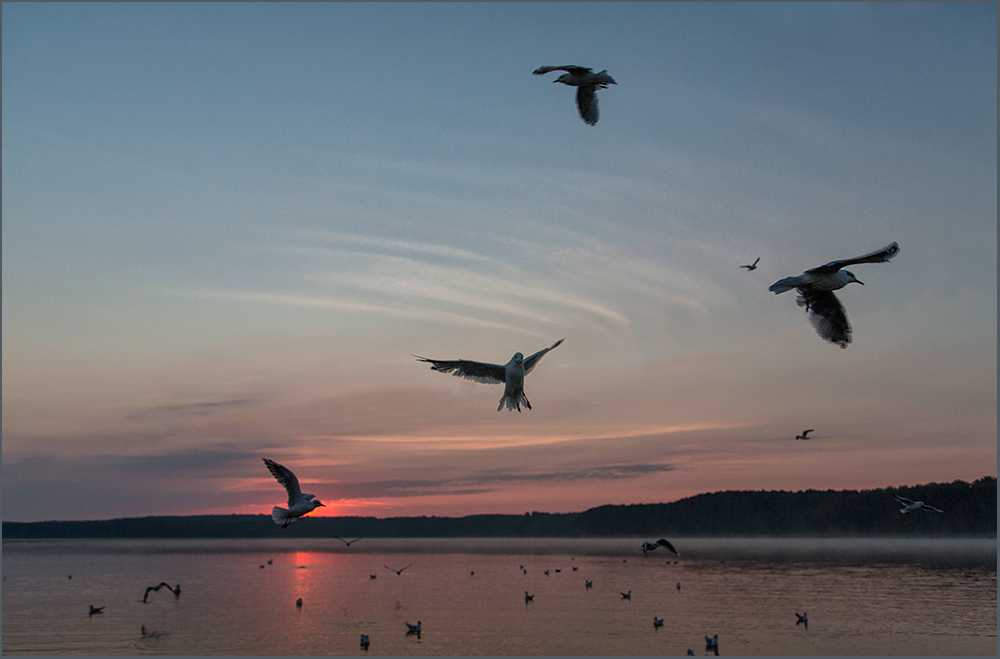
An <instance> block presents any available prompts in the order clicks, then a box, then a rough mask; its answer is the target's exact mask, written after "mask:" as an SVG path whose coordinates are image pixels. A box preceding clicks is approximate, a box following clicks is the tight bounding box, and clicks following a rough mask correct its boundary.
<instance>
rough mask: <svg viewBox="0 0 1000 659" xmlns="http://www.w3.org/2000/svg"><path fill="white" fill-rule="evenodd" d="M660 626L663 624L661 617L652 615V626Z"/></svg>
mask: <svg viewBox="0 0 1000 659" xmlns="http://www.w3.org/2000/svg"><path fill="white" fill-rule="evenodd" d="M662 626H663V618H657V617H656V616H653V627H654V628H659V627H662Z"/></svg>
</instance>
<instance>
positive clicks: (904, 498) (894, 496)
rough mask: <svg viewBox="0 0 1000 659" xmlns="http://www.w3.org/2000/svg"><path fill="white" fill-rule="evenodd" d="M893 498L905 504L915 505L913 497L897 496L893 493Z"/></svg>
mask: <svg viewBox="0 0 1000 659" xmlns="http://www.w3.org/2000/svg"><path fill="white" fill-rule="evenodd" d="M892 498H893V499H895V500H896V501H898V502H900V503H901V504H903V505H904V506H912V505H913V500H912V499H907V498H906V497H897V496H896V495H895V494H893V495H892Z"/></svg>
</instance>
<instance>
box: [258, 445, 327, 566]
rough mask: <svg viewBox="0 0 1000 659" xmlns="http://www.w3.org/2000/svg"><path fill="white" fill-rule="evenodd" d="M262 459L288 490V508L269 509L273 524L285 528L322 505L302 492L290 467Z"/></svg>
mask: <svg viewBox="0 0 1000 659" xmlns="http://www.w3.org/2000/svg"><path fill="white" fill-rule="evenodd" d="M263 460H264V464H265V465H267V469H268V471H270V472H271V475H273V476H274V477H275V478H276V479H277V481H278V483H280V484H281V486H282V487H284V488H285V491H287V492H288V508H287V509H285V508H281V507H279V506H275V507H274V508H272V509H271V519H272V520H274V523H275V524H278V525H279V526H281V528H285V527H287V526H288V525H289V524H291V523H292V522H294V521H295V520H297V519H298V518H299V517H302V516H303V515H308V514H309V513H311V512H312V511H314V510H316V509H317V508H319V507H320V506H322V505H323V504H322V503H320V502H319V499H316V495H314V494H303V493H302V490H301V488H299V479H298V478H296V477H295V474H293V473H292V472H291V470H290V469H288V468H287V467H283V466H281V465H280V464H278V463H277V462H274V461H273V460H268V459H267V458H263ZM262 567H263V566H262Z"/></svg>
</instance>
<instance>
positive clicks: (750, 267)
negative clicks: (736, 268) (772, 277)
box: [740, 256, 760, 271]
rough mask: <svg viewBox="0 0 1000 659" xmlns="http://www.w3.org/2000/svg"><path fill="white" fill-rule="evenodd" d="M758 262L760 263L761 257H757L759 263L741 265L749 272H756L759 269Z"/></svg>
mask: <svg viewBox="0 0 1000 659" xmlns="http://www.w3.org/2000/svg"><path fill="white" fill-rule="evenodd" d="M758 261H760V257H759V256H758V257H757V261H754V262H753V263H751V264H750V265H741V266H740V267H741V268H746V269H747V270H748V271H749V270H756V269H757V262H758Z"/></svg>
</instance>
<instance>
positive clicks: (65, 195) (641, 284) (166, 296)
mask: <svg viewBox="0 0 1000 659" xmlns="http://www.w3.org/2000/svg"><path fill="white" fill-rule="evenodd" d="M2 47H3V81H2V84H3V97H2V102H3V117H2V121H3V174H2V176H3V245H2V250H3V266H2V268H3V269H2V274H3V439H4V442H3V498H4V501H5V506H4V509H3V513H4V515H3V516H4V519H11V520H13V519H17V520H32V519H88V518H106V517H115V516H125V515H146V514H191V513H203V512H204V513H209V512H210V513H227V512H264V511H266V510H268V509H269V507H270V505H272V504H275V503H280V502H281V496H280V495H281V492H280V490H278V489H276V487H277V485H276V483H274V482H273V481H272V480H271V479H270V475H269V474H268V473H267V471H266V469H264V467H263V465H262V463H261V461H260V458H261V457H268V458H271V459H274V460H277V461H278V462H281V463H282V464H285V465H286V466H288V467H290V468H291V469H293V470H294V471H296V472H297V473H298V474H299V475H300V478H302V480H303V481H304V482H307V483H309V487H311V488H312V489H309V488H307V490H308V491H311V492H315V493H316V494H317V496H319V498H320V499H322V500H324V502H327V503H328V504H329V503H334V504H336V505H329V506H328V511H327V512H328V513H329V514H373V515H377V516H385V515H392V514H444V515H455V514H470V513H477V512H513V513H520V512H524V511H525V510H548V511H553V512H555V511H568V510H582V509H585V508H587V507H591V506H594V505H601V504H604V503H639V502H657V501H671V500H674V499H677V498H679V497H681V496H687V495H691V494H696V493H699V492H705V491H714V490H720V489H736V488H749V489H805V488H810V487H813V488H817V489H826V488H837V489H839V488H854V487H859V488H866V487H881V486H885V485H892V484H905V483H917V482H927V481H931V480H937V481H947V480H952V479H955V478H963V479H966V480H972V479H975V478H978V477H980V476H983V475H987V474H988V475H995V474H996V281H997V261H996V245H997V239H996V237H997V235H996V230H997V206H996V180H997V167H996V153H997V143H996V126H997V115H996V79H997V78H996V5H995V4H978V5H964V4H902V5H901V4H892V5H868V4H849V5H839V4H834V5H830V4H807V5H787V4H784V3H781V4H773V5H772V4H761V5H757V4H754V5H735V6H734V5H732V4H728V3H727V4H722V5H703V4H681V5H663V4H624V5H622V4H617V3H616V4H598V3H586V4H545V5H537V4H512V5H507V4H501V5H494V4H475V5H465V4H457V5H456V4H450V3H449V4H441V5H424V4H392V5H370V4H364V5H361V4H358V5H354V4H349V5H344V4H332V5H326V4H318V5H317V4H302V5H287V4H281V5H278V4H274V5H271V4H251V5H230V4H195V5H153V6H149V5H148V4H145V3H144V4H134V5H118V4H111V5H100V4H77V5H64V4H5V5H4V6H3V46H2ZM543 64H554V65H561V64H579V65H583V66H591V67H594V68H595V70H599V69H607V70H608V72H609V73H610V74H611V75H612V76H614V77H615V79H616V80H617V82H618V84H617V85H615V86H612V87H610V88H609V89H607V90H603V91H601V92H599V94H598V97H599V99H600V108H601V119H600V121H599V123H598V124H597V125H596V126H594V127H591V126H587V125H586V124H584V123H583V122H582V121H581V120H580V118H579V116H578V115H577V112H576V109H575V105H574V90H573V89H570V88H568V87H565V86H563V85H558V84H552V82H551V81H552V80H553V79H554V78H555V74H549V75H547V76H533V75H531V72H532V71H533V70H534V69H535V68H537V67H538V66H540V65H543ZM893 240H896V241H898V242H899V243H900V246H901V251H900V254H899V255H898V256H897V257H896V259H895V260H894V261H893V262H892V263H890V264H886V265H862V266H857V267H856V268H854V272H855V273H856V274H857V275H858V277H859V278H860V279H861V280H862V281H864V282H865V283H866V286H864V287H860V286H852V287H848V288H847V289H845V290H843V291H841V293H840V298H841V300H842V301H843V303H844V305H845V307H846V309H847V313H848V316H849V318H850V320H851V323H852V325H853V327H854V343H853V344H852V345H851V346H850V347H849V348H848V349H846V350H840V349H839V348H837V347H836V346H833V345H830V344H827V343H825V342H824V341H822V340H821V339H820V338H819V337H818V336H817V335H816V333H815V332H814V331H813V329H812V327H811V325H810V324H809V322H808V320H807V318H806V316H805V314H804V313H803V312H802V310H801V309H799V308H798V307H796V305H795V303H794V298H793V296H792V294H786V295H783V296H774V295H773V294H771V293H769V292H768V291H767V286H768V285H769V284H770V283H772V282H773V281H775V280H776V279H779V278H781V277H784V276H786V275H792V274H798V273H800V272H802V271H803V270H805V269H806V268H809V267H813V266H815V265H819V264H822V263H826V262H828V261H830V260H834V259H838V258H846V257H850V256H856V255H858V254H862V253H865V252H868V251H871V250H874V249H877V248H880V247H882V246H884V245H886V244H888V243H890V242H892V241H893ZM758 256H759V257H760V258H761V261H760V266H759V268H758V269H757V270H756V271H754V272H752V273H747V272H745V271H743V270H740V269H739V268H738V267H737V266H738V265H740V264H742V263H749V262H752V261H753V259H754V258H756V257H758ZM563 337H565V338H566V341H565V343H564V344H563V345H562V346H560V347H559V348H558V349H556V350H554V351H553V352H551V353H550V354H549V355H547V356H546V358H545V359H544V360H543V361H542V362H541V364H540V366H539V367H538V368H537V369H536V370H535V371H534V372H533V373H532V374H531V376H530V377H529V378H528V380H527V385H526V391H527V393H528V395H529V398H530V399H531V401H532V404H533V405H534V409H533V410H531V411H530V412H526V413H524V414H520V415H518V414H517V413H516V412H514V413H512V414H508V413H507V412H504V413H502V414H497V413H496V412H495V409H496V400H497V398H498V397H499V395H500V393H501V392H500V390H499V388H498V387H490V386H487V385H481V384H477V383H473V382H468V381H464V380H459V379H457V378H450V377H445V376H443V375H439V374H436V373H433V372H431V371H429V370H428V369H427V368H426V365H424V364H420V363H417V362H416V361H415V360H414V359H413V357H412V356H411V354H413V353H415V354H419V355H424V356H428V357H432V358H442V359H449V358H466V359H476V360H481V361H489V362H496V363H504V362H506V361H507V360H508V359H509V358H510V356H511V355H512V354H513V353H514V352H516V351H521V352H523V353H525V354H530V353H533V352H535V351H536V350H539V349H541V348H543V347H546V346H548V345H551V344H552V343H553V342H554V341H555V340H557V339H559V338H563ZM806 427H816V428H817V431H816V433H815V436H816V441H814V442H811V443H809V444H806V443H804V442H794V440H793V441H791V442H790V441H788V440H790V439H791V438H793V437H794V435H795V434H797V433H798V432H800V431H801V430H802V429H804V428H806ZM81 465H83V468H81ZM111 483H113V484H114V488H113V489H114V495H113V496H109V491H108V488H109V484H111Z"/></svg>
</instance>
